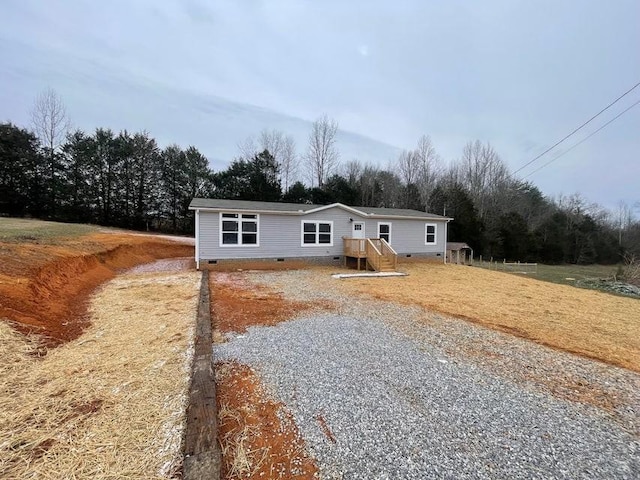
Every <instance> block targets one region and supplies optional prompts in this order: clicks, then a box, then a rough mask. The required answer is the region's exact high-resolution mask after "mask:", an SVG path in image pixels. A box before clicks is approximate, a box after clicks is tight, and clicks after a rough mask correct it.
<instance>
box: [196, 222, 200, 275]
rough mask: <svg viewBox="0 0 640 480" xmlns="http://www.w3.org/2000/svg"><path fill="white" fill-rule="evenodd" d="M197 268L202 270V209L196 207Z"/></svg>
mask: <svg viewBox="0 0 640 480" xmlns="http://www.w3.org/2000/svg"><path fill="white" fill-rule="evenodd" d="M195 255H196V270H200V210H199V209H196V252H195Z"/></svg>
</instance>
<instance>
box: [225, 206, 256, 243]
mask: <svg viewBox="0 0 640 480" xmlns="http://www.w3.org/2000/svg"><path fill="white" fill-rule="evenodd" d="M220 224H221V229H220V244H221V245H252V246H258V215H256V214H247V213H221V214H220Z"/></svg>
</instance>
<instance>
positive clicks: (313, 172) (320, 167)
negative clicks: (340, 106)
mask: <svg viewBox="0 0 640 480" xmlns="http://www.w3.org/2000/svg"><path fill="white" fill-rule="evenodd" d="M337 133H338V122H336V121H335V120H331V119H330V118H329V117H328V116H327V115H323V116H322V117H320V118H319V119H318V120H316V121H315V122H313V126H312V127H311V134H310V135H309V149H308V152H307V161H308V165H307V166H308V170H309V177H310V180H311V183H312V185H313V183H314V182H317V184H318V186H319V187H322V186H323V185H324V182H325V180H326V179H327V178H328V177H329V175H330V174H331V172H332V171H333V169H334V168H335V167H336V166H337V164H338V158H339V154H338V150H337V149H336V135H337Z"/></svg>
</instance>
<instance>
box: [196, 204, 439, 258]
mask: <svg viewBox="0 0 640 480" xmlns="http://www.w3.org/2000/svg"><path fill="white" fill-rule="evenodd" d="M199 216H200V220H199V223H200V232H199V257H200V259H201V260H224V259H247V258H297V257H322V256H340V255H342V254H343V243H342V237H351V225H352V223H351V222H350V219H353V220H355V221H364V222H365V234H366V237H367V238H376V237H377V236H378V222H379V221H380V222H388V223H391V224H392V227H391V228H392V231H391V245H392V246H393V248H394V249H395V250H396V251H397V252H398V253H427V254H429V253H431V254H436V253H442V252H444V249H445V222H443V221H430V220H426V221H425V220H393V219H377V218H369V217H362V216H359V215H357V214H354V213H352V212H348V211H345V210H343V209H342V208H339V207H336V208H330V209H327V210H323V211H321V212H317V213H311V214H306V215H282V214H277V213H273V214H272V213H260V214H259V226H258V230H259V237H258V238H259V240H258V241H259V246H224V247H221V246H220V230H219V228H220V213H219V212H211V211H203V210H200V213H199ZM303 221H331V222H333V244H332V245H331V246H329V245H305V246H302V245H301V242H302V234H301V228H302V227H301V225H302V222H303ZM425 222H426V223H437V225H438V227H437V243H436V245H425V241H424V238H425Z"/></svg>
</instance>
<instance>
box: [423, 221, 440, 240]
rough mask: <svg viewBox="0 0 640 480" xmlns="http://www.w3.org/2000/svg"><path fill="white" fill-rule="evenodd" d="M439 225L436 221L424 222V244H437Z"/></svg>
mask: <svg viewBox="0 0 640 480" xmlns="http://www.w3.org/2000/svg"><path fill="white" fill-rule="evenodd" d="M437 228H438V225H437V224H435V223H425V224H424V244H425V245H435V244H436V233H437Z"/></svg>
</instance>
